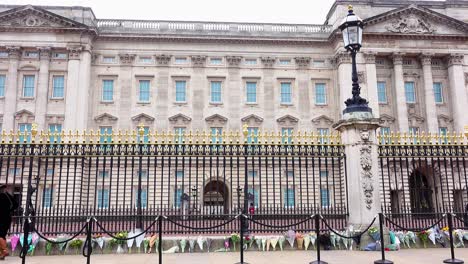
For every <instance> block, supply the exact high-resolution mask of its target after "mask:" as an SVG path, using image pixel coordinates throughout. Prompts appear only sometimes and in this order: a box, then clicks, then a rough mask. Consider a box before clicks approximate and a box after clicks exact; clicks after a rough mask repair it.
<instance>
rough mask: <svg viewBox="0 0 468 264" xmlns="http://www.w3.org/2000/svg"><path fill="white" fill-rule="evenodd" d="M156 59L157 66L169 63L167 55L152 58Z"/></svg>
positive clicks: (169, 58) (169, 57)
mask: <svg viewBox="0 0 468 264" xmlns="http://www.w3.org/2000/svg"><path fill="white" fill-rule="evenodd" d="M154 57H155V58H156V61H157V62H158V65H168V64H169V62H170V61H171V57H172V56H171V55H167V54H158V55H155V56H154Z"/></svg>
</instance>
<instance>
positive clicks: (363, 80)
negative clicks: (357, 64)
mask: <svg viewBox="0 0 468 264" xmlns="http://www.w3.org/2000/svg"><path fill="white" fill-rule="evenodd" d="M357 75H358V83H366V82H367V79H366V73H365V72H363V71H359V72H358V73H357Z"/></svg>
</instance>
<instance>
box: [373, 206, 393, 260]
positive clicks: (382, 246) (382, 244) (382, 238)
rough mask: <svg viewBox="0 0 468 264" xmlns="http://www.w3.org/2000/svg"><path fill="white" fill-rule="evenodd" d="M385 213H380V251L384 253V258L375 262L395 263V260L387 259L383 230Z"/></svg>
mask: <svg viewBox="0 0 468 264" xmlns="http://www.w3.org/2000/svg"><path fill="white" fill-rule="evenodd" d="M383 222H384V215H383V213H379V227H380V252H381V253H382V259H379V260H376V261H374V264H393V261H391V260H388V259H385V246H384V245H385V239H384V230H383Z"/></svg>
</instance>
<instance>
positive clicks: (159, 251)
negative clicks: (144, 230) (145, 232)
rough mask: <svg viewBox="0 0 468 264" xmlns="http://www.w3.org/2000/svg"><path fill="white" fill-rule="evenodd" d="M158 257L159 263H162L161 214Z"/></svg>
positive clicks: (160, 218) (160, 219) (159, 219)
mask: <svg viewBox="0 0 468 264" xmlns="http://www.w3.org/2000/svg"><path fill="white" fill-rule="evenodd" d="M158 236H159V238H158V240H159V243H158V259H159V262H158V263H159V264H162V217H161V216H159V218H158Z"/></svg>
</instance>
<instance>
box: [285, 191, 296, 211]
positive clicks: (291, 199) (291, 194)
mask: <svg viewBox="0 0 468 264" xmlns="http://www.w3.org/2000/svg"><path fill="white" fill-rule="evenodd" d="M283 199H284V206H285V207H294V205H295V191H294V187H288V188H286V189H285V190H284V197H283Z"/></svg>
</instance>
